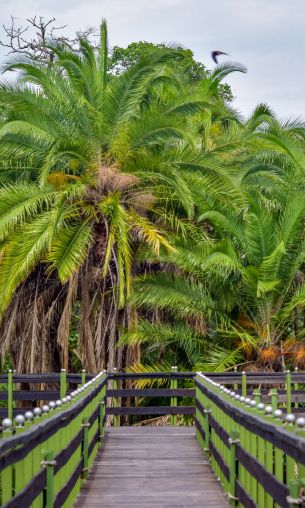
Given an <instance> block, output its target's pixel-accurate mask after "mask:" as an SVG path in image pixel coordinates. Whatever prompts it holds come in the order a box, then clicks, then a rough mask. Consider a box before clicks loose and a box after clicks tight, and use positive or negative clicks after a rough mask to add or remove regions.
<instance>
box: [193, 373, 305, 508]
mask: <svg viewBox="0 0 305 508" xmlns="http://www.w3.org/2000/svg"><path fill="white" fill-rule="evenodd" d="M297 376H298V379H297V380H296V379H294V381H298V383H299V382H301V381H303V382H304V374H297ZM247 378H248V379H247ZM259 378H260V380H259ZM284 379H285V382H286V388H287V390H288V391H287V393H286V394H284V393H281V397H282V398H281V399H280V400H281V402H280V403H279V398H278V394H277V391H276V389H275V388H271V391H270V390H269V400H270V402H271V403H270V404H268V405H265V404H264V403H263V402H262V401H261V396H262V395H261V391H260V390H258V389H257V388H256V389H255V388H253V386H252V388H251V394H252V396H249V393H247V391H250V390H249V389H248V387H247V381H248V382H249V383H252V385H257V384H259V383H260V384H261V383H262V380H263V382H264V383H265V384H270V385H271V386H275V385H276V384H282V383H283V375H282V374H281V375H276V374H275V375H270V376H268V375H267V376H266V374H262V375H261V376H259V375H257V374H250V375H247V376H246V374H243V375H242V376H240V375H239V377H238V376H237V375H234V374H233V375H219V376H218V379H217V378H215V377H214V379H212V378H211V377H209V376H206V375H204V374H202V373H197V376H196V378H195V385H196V416H195V425H196V434H197V438H198V441H199V443H200V445H201V446H202V448H203V449H204V450H205V452H206V453H207V454H208V456H209V458H210V462H211V466H212V468H213V470H214V472H215V474H216V475H217V477H218V478H219V479H220V482H221V484H222V485H223V487H224V489H225V491H226V492H227V494H228V497H229V500H230V502H231V504H232V506H244V507H246V508H248V507H249V508H254V507H258V508H278V507H284V508H286V507H294V506H296V505H298V506H305V496H304V493H305V418H304V417H303V416H299V417H298V418H296V416H295V415H294V414H292V413H291V404H292V400H291V391H290V390H291V376H290V373H289V372H288V373H286V375H285V376H284ZM226 385H227V386H226ZM239 386H241V390H239ZM296 391H297V392H299V390H298V387H297V389H296ZM300 391H302V390H300ZM284 395H285V396H284ZM302 395H304V391H303V392H302ZM296 398H297V397H296ZM301 399H302V401H304V399H303V397H301ZM295 403H298V402H295ZM278 404H281V405H283V409H280V408H279V407H278ZM284 405H285V406H286V407H284ZM285 409H286V412H285ZM293 410H294V411H297V412H300V411H303V412H304V413H305V408H303V409H302V408H301V407H296V408H293Z"/></svg>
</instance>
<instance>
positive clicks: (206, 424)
mask: <svg viewBox="0 0 305 508" xmlns="http://www.w3.org/2000/svg"><path fill="white" fill-rule="evenodd" d="M203 412H204V435H205V439H204V451H206V452H207V453H210V422H209V414H210V413H212V410H211V409H210V408H209V407H206V408H205V409H204V411H203Z"/></svg>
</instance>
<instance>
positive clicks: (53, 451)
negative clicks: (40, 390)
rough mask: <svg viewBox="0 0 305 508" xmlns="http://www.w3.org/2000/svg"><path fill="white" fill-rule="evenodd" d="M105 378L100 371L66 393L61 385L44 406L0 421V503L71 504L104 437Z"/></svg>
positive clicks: (25, 506) (25, 505) (20, 505)
mask: <svg viewBox="0 0 305 508" xmlns="http://www.w3.org/2000/svg"><path fill="white" fill-rule="evenodd" d="M61 376H62V377H65V375H63V374H61ZM36 377H37V376H36ZM51 378H52V380H51V382H53V381H54V378H53V375H52V376H51ZM23 379H24V378H23ZM23 379H22V382H24V381H23ZM39 379H40V382H41V375H39ZM107 379H108V376H107V375H106V374H105V372H101V373H99V374H98V375H97V376H95V377H93V376H92V379H91V380H89V381H87V382H86V383H84V384H83V385H82V386H81V387H79V388H77V389H76V390H74V391H72V392H71V393H69V394H66V393H65V391H64V390H63V389H62V390H61V393H60V395H62V398H60V399H58V400H57V401H51V402H50V403H49V405H46V404H45V405H43V406H42V407H41V408H40V407H36V408H34V409H33V411H27V412H26V413H25V414H24V415H22V414H20V415H18V416H16V417H15V420H14V422H12V420H10V419H9V418H5V419H4V420H3V421H2V427H1V431H2V435H1V438H2V439H1V440H0V482H1V488H0V500H1V506H3V508H4V507H5V508H13V507H18V508H28V507H29V506H33V508H38V507H39V508H41V507H47V508H51V507H52V508H53V507H55V508H59V507H62V506H65V507H69V506H72V504H73V502H74V500H75V498H76V496H77V494H78V492H79V490H80V486H81V484H82V482H83V481H84V480H85V479H86V478H87V476H88V470H89V469H90V467H91V465H92V463H93V460H94V457H95V455H96V453H97V450H98V446H99V443H100V442H101V440H102V438H103V434H104V426H105V396H106V383H107ZM31 381H32V380H31ZM45 381H46V380H45ZM62 386H63V385H62Z"/></svg>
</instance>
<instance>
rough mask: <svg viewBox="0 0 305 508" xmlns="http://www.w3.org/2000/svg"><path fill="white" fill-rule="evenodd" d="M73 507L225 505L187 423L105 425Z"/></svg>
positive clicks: (196, 507)
mask: <svg viewBox="0 0 305 508" xmlns="http://www.w3.org/2000/svg"><path fill="white" fill-rule="evenodd" d="M74 506H75V508H84V507H86V508H98V507H101V508H102V507H103V508H118V507H122V506H124V508H131V507H136V508H140V507H141V508H156V507H158V508H199V507H200V508H202V507H203V506H204V507H206V508H214V507H215V508H216V507H218V508H226V507H228V506H229V504H228V502H227V500H226V498H225V494H224V493H223V491H222V489H221V487H220V485H219V483H218V481H217V479H216V477H215V475H214V474H213V472H212V470H211V468H210V465H209V462H208V461H207V460H206V458H205V457H204V455H203V453H202V451H201V449H200V447H199V445H198V443H197V441H196V439H195V430H194V428H191V427H118V428H113V427H111V428H108V429H107V430H106V435H105V441H104V445H103V447H102V448H101V449H100V451H99V453H98V455H97V457H96V460H95V463H94V466H93V468H92V470H91V473H90V475H89V479H88V480H87V482H86V483H85V484H84V485H83V487H82V489H81V491H80V494H79V496H78V498H77V500H76V503H75V505H74Z"/></svg>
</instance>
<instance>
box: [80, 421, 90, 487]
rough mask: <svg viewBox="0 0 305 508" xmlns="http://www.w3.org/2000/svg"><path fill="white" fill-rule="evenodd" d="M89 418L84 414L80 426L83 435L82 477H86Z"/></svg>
mask: <svg viewBox="0 0 305 508" xmlns="http://www.w3.org/2000/svg"><path fill="white" fill-rule="evenodd" d="M89 426H90V424H89V418H88V416H84V418H83V423H82V427H83V429H84V435H83V449H82V455H83V469H82V478H84V479H87V478H88V451H89Z"/></svg>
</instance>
